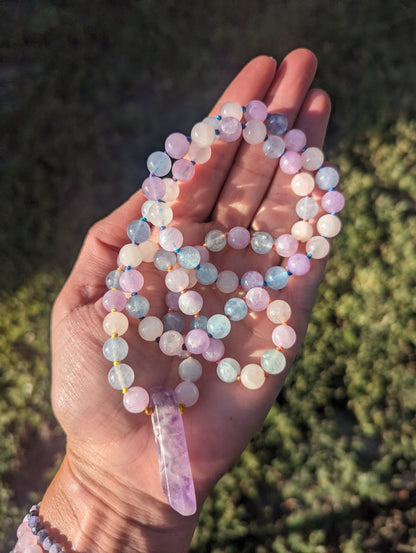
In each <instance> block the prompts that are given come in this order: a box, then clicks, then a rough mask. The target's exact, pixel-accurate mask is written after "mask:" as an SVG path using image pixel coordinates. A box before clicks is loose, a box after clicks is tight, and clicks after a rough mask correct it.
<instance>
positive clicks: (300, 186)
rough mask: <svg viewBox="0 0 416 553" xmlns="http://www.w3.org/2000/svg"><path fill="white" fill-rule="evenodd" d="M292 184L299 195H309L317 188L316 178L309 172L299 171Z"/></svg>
mask: <svg viewBox="0 0 416 553" xmlns="http://www.w3.org/2000/svg"><path fill="white" fill-rule="evenodd" d="M290 185H291V187H292V190H293V192H294V193H295V194H296V195H297V196H307V195H308V194H310V193H311V192H312V190H313V189H314V188H315V179H314V178H313V176H312V175H310V174H309V173H297V174H296V175H295V176H294V177H293V179H292V180H291V182H290Z"/></svg>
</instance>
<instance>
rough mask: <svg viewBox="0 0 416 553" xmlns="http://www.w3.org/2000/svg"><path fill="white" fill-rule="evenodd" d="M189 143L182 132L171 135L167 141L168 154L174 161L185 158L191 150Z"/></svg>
mask: <svg viewBox="0 0 416 553" xmlns="http://www.w3.org/2000/svg"><path fill="white" fill-rule="evenodd" d="M189 146H190V144H189V141H188V139H187V138H186V136H185V135H184V134H182V133H180V132H174V133H172V134H170V135H169V136H168V137H167V139H166V140H165V150H166V153H167V154H169V155H170V157H173V158H174V159H181V158H182V157H185V156H186V154H187V153H188V150H189Z"/></svg>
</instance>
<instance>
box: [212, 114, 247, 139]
mask: <svg viewBox="0 0 416 553" xmlns="http://www.w3.org/2000/svg"><path fill="white" fill-rule="evenodd" d="M218 130H219V133H220V138H221V139H222V140H224V141H225V142H235V141H236V140H238V139H239V138H240V136H241V131H242V126H241V123H240V121H239V120H238V119H236V118H235V117H224V119H221V121H220V124H219V126H218Z"/></svg>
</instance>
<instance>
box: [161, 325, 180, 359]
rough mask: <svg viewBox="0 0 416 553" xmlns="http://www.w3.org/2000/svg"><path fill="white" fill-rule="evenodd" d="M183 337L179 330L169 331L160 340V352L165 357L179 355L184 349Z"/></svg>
mask: <svg viewBox="0 0 416 553" xmlns="http://www.w3.org/2000/svg"><path fill="white" fill-rule="evenodd" d="M183 343H184V340H183V336H182V334H181V333H180V332H178V331H177V330H167V331H166V332H164V333H163V334H162V335H161V337H160V340H159V347H160V351H161V352H162V353H164V354H165V355H169V356H173V355H179V354H180V353H181V351H182V347H183Z"/></svg>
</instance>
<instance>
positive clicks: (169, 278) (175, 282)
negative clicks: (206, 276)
mask: <svg viewBox="0 0 416 553" xmlns="http://www.w3.org/2000/svg"><path fill="white" fill-rule="evenodd" d="M165 285H166V288H167V289H168V290H171V291H172V292H181V291H182V290H185V289H186V288H187V287H188V285H189V276H188V273H187V272H186V271H185V270H184V269H172V270H171V271H169V272H168V273H167V274H166V276H165Z"/></svg>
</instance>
